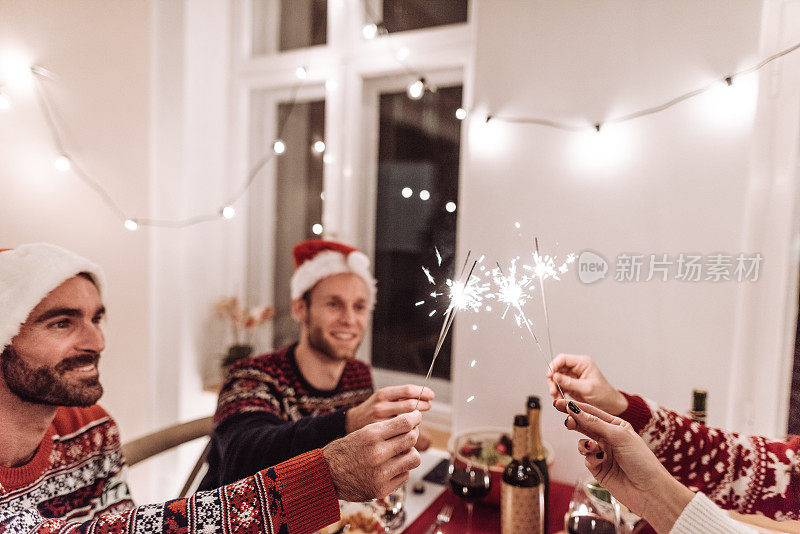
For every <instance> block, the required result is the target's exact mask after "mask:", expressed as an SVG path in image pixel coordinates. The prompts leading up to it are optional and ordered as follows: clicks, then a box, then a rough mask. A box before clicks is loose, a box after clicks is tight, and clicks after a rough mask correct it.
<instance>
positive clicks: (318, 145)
mask: <svg viewBox="0 0 800 534" xmlns="http://www.w3.org/2000/svg"><path fill="white" fill-rule="evenodd" d="M313 148H314V152H316V153H317V154H322V153H323V152H325V141H316V142H314V145H313Z"/></svg>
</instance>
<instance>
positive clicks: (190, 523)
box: [0, 406, 339, 534]
mask: <svg viewBox="0 0 800 534" xmlns="http://www.w3.org/2000/svg"><path fill="white" fill-rule="evenodd" d="M338 518H339V507H338V501H337V499H336V492H335V490H334V487H333V481H332V480H331V476H330V472H329V470H328V465H327V462H326V461H325V458H324V457H323V456H322V453H321V451H319V450H317V451H312V452H309V453H307V454H305V455H303V456H300V457H298V458H294V459H292V460H290V461H288V462H285V463H283V464H280V465H277V466H275V467H272V468H269V469H267V470H264V471H261V472H259V473H256V474H255V475H254V476H252V477H249V478H246V479H244V480H241V481H239V482H237V483H235V484H231V485H229V486H225V487H223V488H220V489H217V490H214V491H208V492H202V493H197V494H196V495H194V496H192V497H190V498H188V499H176V500H173V501H168V502H166V503H163V504H150V505H146V506H139V507H134V504H133V501H132V500H131V494H130V491H129V489H128V485H127V483H126V481H125V461H124V459H123V457H122V452H121V450H120V440H119V432H118V429H117V425H116V424H115V423H114V420H113V419H111V417H110V416H109V415H108V414H107V413H106V412H105V411H104V410H103V409H102V408H100V407H99V406H92V407H89V408H63V407H62V408H59V409H58V411H57V413H56V417H55V419H54V420H53V423H52V424H51V425H50V427H49V428H48V430H47V432H46V434H45V436H44V438H43V439H42V442H41V443H40V445H39V448H38V449H37V451H36V453H35V455H34V457H33V458H32V459H31V460H30V461H29V462H28V463H27V464H26V465H23V466H21V467H0V533H4V534H5V533H8V534H24V533H35V534H51V533H53V534H55V533H59V534H72V533H89V534H112V533H120V534H123V533H124V534H131V533H141V534H145V533H147V534H160V533H164V534H166V533H176V534H177V533H182V534H191V533H195V532H197V533H212V532H214V533H216V532H220V533H226V534H227V533H233V532H247V533H267V534H272V533H279V532H281V533H287V534H288V533H291V534H295V533H304V534H305V533H310V532H314V531H315V530H318V529H319V528H322V527H323V526H325V525H328V524H330V523H332V522H334V521H337V520H338Z"/></svg>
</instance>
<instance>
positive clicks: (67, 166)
mask: <svg viewBox="0 0 800 534" xmlns="http://www.w3.org/2000/svg"><path fill="white" fill-rule="evenodd" d="M365 14H366V16H367V19H368V22H367V23H366V24H365V25H364V26H363V27H362V29H361V33H362V37H363V38H364V39H366V40H371V39H375V38H377V37H378V36H380V35H385V34H387V33H388V30H387V28H386V26H385V25H384V24H383V22H381V21H379V20H377V19H376V18H375V17H374V16H373V14H372V13H370V11H369V9H365ZM798 49H800V42H799V43H796V44H794V45H792V46H790V47H788V48H785V49H783V50H781V51H779V52H777V53H775V54H773V55H771V56H769V57H767V58H765V59H763V60H762V61H760V62H758V63H757V64H755V65H753V66H751V67H749V68H746V69H743V70H740V71H738V72H734V73H732V74H728V75H725V76H722V77H720V78H719V79H717V80H715V81H714V82H712V83H709V84H707V85H705V86H703V87H700V88H697V89H694V90H691V91H687V92H685V93H683V94H680V95H678V96H676V97H674V98H671V99H669V100H667V101H666V102H664V103H662V104H659V105H655V106H651V107H647V108H644V109H641V110H638V111H634V112H632V113H628V114H625V115H620V116H616V117H611V118H608V119H605V120H604V121H602V122H601V121H594V122H592V121H588V122H587V123H585V124H574V123H567V122H562V121H558V120H554V119H551V118H547V117H515V116H507V115H499V114H492V113H491V112H489V113H486V114H485V116H483V117H481V119H482V120H483V121H484V122H489V121H497V122H504V123H510V124H531V125H537V126H542V127H547V128H554V129H559V130H566V131H571V132H580V131H586V130H595V131H596V132H600V131H601V130H602V128H603V127H604V126H605V125H608V124H618V123H623V122H628V121H633V120H635V119H639V118H642V117H645V116H648V115H653V114H656V113H660V112H663V111H665V110H667V109H669V108H672V107H674V106H676V105H678V104H680V103H682V102H685V101H687V100H689V99H691V98H694V97H696V96H699V95H701V94H703V93H706V92H708V91H711V90H712V89H714V88H716V87H718V86H719V85H720V84H724V85H726V86H733V85H734V84H735V83H736V80H737V78H739V77H741V76H744V75H746V74H750V73H754V72H756V71H759V70H761V69H763V68H764V67H766V66H767V65H769V64H770V63H772V62H774V61H776V60H778V59H780V58H782V57H784V56H786V55H787V54H790V53H792V52H795V51H796V50H798ZM394 57H395V60H396V61H397V62H398V64H399V65H400V66H401V68H402V69H403V70H404V71H405V73H406V74H407V75H408V76H409V77H410V78H411V80H412V81H411V82H410V83H409V85H408V86H407V94H408V97H409V98H411V99H412V100H419V99H421V98H423V96H424V95H425V94H426V93H435V92H436V86H435V85H434V84H432V83H431V82H430V81H429V80H427V79H426V77H425V76H424V74H423V73H422V72H420V71H418V70H417V69H415V68H413V66H411V65H409V64H408V62H407V58H408V57H409V50H408V49H407V48H405V47H398V48H397V49H396V50H395V54H394ZM26 69H27V71H28V73H29V75H31V76H32V77H33V79H34V80H35V87H36V96H37V99H38V103H39V106H40V108H41V110H42V114H43V116H44V119H45V123H46V124H47V127H48V130H49V132H50V135H51V137H52V142H53V145H54V147H55V149H56V153H57V156H56V158H55V159H54V161H53V166H54V167H55V169H56V170H57V171H59V172H62V173H67V172H70V171H71V172H73V173H74V174H75V176H77V177H78V178H79V179H80V180H81V181H83V182H84V183H85V184H86V185H87V186H88V187H90V188H91V189H92V190H93V191H94V192H95V193H96V194H97V195H98V197H99V198H100V200H102V202H103V203H105V204H106V205H107V206H108V208H109V209H110V210H111V211H112V212H113V213H114V214H115V216H117V217H118V218H119V219H120V220H121V221H122V223H123V225H124V227H125V228H126V229H127V230H130V231H135V230H138V229H139V228H140V227H143V226H148V227H162V228H186V227H189V226H194V225H196V224H200V223H203V222H208V221H213V220H219V219H231V218H233V217H234V216H235V215H236V210H235V208H234V207H233V204H235V203H236V202H237V201H238V200H239V199H241V198H242V196H244V195H245V194H246V193H247V191H248V190H249V189H250V187H251V186H252V184H253V183H254V182H255V180H256V179H257V178H258V176H259V175H260V173H261V171H262V170H263V169H264V168H265V167H266V166H267V165H268V164H269V163H270V162H271V161H272V160H273V159H274V158H275V157H277V156H280V155H282V154H284V153H285V152H286V150H287V144H286V142H285V141H284V140H283V138H282V134H283V132H284V129H285V127H286V124H287V122H288V120H289V118H290V117H291V115H292V112H293V110H294V109H295V107H296V106H297V95H298V93H299V91H300V89H301V88H302V86H303V84H304V83H305V81H306V80H307V78H308V70H307V68H306V67H305V66H302V65H301V66H297V67H296V68H295V71H294V73H295V77H296V79H297V83H296V84H295V85H294V87H293V88H292V91H291V96H290V99H289V102H288V106H289V108H288V112H287V113H286V115H285V116H284V117H283V119H282V120H281V121H280V123H279V125H278V128H277V137H276V138H275V139H274V141H273V143H272V146H271V147H270V149H269V150H268V151H267V152H266V153H265V154H264V155H263V156H262V157H260V158H259V159H258V160H257V161H256V163H255V164H254V165H253V166H252V168H251V169H250V170H249V172H248V173H247V175H246V176H245V178H244V180H243V182H242V184H241V186H240V187H239V188H238V189H237V190H236V191H235V192H234V193H233V194H232V195H230V196H229V197H228V198H227V199H225V200H224V202H222V203H221V204H220V206H219V208H218V209H217V210H216V211H214V212H212V213H205V214H199V215H195V216H192V217H187V218H180V219H178V218H176V219H157V218H146V217H133V216H130V215H129V214H127V213H126V211H125V210H123V209H122V207H120V205H119V204H118V203H117V202H116V201H115V200H114V198H113V197H112V196H111V195H110V194H109V193H108V191H107V190H106V189H105V188H104V187H103V185H102V184H101V183H100V181H98V180H96V179H95V178H94V177H93V176H92V175H91V174H90V173H89V172H88V171H87V170H86V169H85V168H84V167H82V166H81V165H80V164H79V162H78V161H77V160H76V158H75V157H74V156H73V155H72V154H71V153H70V152H69V151H68V150H67V148H66V146H67V143H65V139H64V134H63V133H62V132H63V131H64V129H63V128H61V126H60V124H59V123H58V120H57V117H59V116H61V115H60V114H59V113H57V110H56V108H55V106H54V104H53V102H52V100H51V99H50V98H49V96H48V94H47V82H48V81H52V80H54V79H55V77H54V76H53V73H51V72H50V71H49V70H47V69H45V68H44V67H42V66H39V65H32V66H27V67H26ZM4 87H5V86H4V85H3V83H2V80H0V112H3V111H6V112H7V111H9V110H10V109H11V108H12V104H13V102H12V99H11V97H10V95H9V94H8V92H7V91H6V90H5V89H4ZM468 115H469V112H468V111H467V110H466V109H464V108H463V107H459V108H458V109H457V110H456V112H455V116H456V118H457V119H458V120H464V119H466V118H467V116H468ZM311 150H313V151H314V152H315V153H317V154H319V155H322V154H324V153H325V151H326V146H325V142H324V141H323V140H315V141H313V143H312V146H311ZM448 211H449V210H448ZM315 232H316V231H315ZM320 233H321V229H320Z"/></svg>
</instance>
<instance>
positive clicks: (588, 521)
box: [567, 514, 617, 534]
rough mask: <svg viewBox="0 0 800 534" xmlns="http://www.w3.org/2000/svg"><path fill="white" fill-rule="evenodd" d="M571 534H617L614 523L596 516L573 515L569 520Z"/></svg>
mask: <svg viewBox="0 0 800 534" xmlns="http://www.w3.org/2000/svg"><path fill="white" fill-rule="evenodd" d="M567 532H569V534H617V528H616V527H615V526H614V523H612V522H611V521H609V520H608V519H603V518H602V517H600V516H597V515H594V514H586V515H573V516H570V518H569V519H568V520H567Z"/></svg>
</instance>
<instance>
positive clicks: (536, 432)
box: [525, 395, 550, 529]
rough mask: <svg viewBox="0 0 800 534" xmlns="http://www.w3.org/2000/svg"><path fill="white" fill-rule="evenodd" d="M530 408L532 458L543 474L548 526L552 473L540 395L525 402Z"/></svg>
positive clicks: (545, 516)
mask: <svg viewBox="0 0 800 534" xmlns="http://www.w3.org/2000/svg"><path fill="white" fill-rule="evenodd" d="M525 406H526V408H527V410H528V425H529V426H528V428H529V431H530V434H529V435H530V442H529V443H530V453H529V455H530V459H531V462H533V465H535V466H536V467H537V468H538V469H539V472H540V473H541V475H542V487H543V490H544V519H543V521H544V525H545V529H546V528H547V525H549V524H550V523H548V519H549V513H548V511H547V508H548V506H549V505H550V473H549V472H548V470H547V449H545V447H544V442H543V441H542V423H541V415H542V407H541V404H540V401H539V397H537V396H536V395H531V396H529V397H528V401H527V402H526V403H525Z"/></svg>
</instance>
